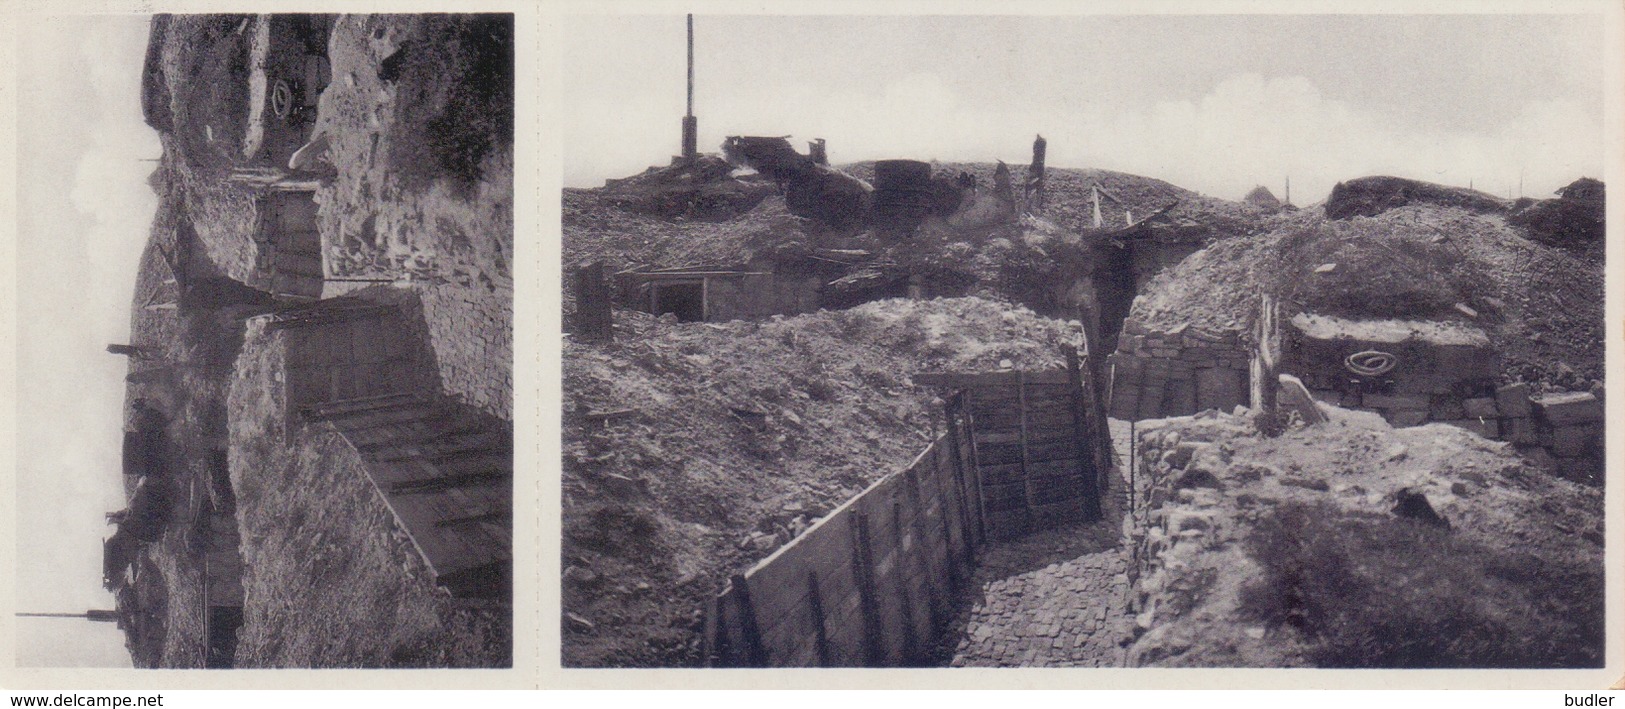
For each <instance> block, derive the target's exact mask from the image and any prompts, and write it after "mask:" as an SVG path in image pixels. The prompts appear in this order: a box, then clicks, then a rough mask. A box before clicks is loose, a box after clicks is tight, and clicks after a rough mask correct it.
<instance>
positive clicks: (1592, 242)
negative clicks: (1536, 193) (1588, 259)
mask: <svg viewBox="0 0 1625 709" xmlns="http://www.w3.org/2000/svg"><path fill="white" fill-rule="evenodd" d="M1558 194H1559V195H1560V196H1559V197H1558V198H1557V199H1543V200H1540V201H1538V202H1534V203H1532V204H1528V205H1525V206H1524V207H1522V208H1520V209H1518V210H1517V211H1514V212H1513V213H1512V214H1509V215H1507V223H1509V224H1513V225H1515V226H1519V227H1523V228H1524V229H1525V230H1526V232H1527V233H1528V234H1529V238H1531V239H1534V240H1535V241H1539V242H1541V243H1543V244H1551V245H1552V246H1562V247H1565V248H1570V249H1579V250H1590V249H1594V248H1595V247H1598V246H1600V245H1601V243H1602V240H1603V233H1604V231H1605V229H1604V218H1605V217H1606V216H1607V214H1606V213H1607V211H1608V202H1607V198H1606V197H1605V196H1604V188H1603V184H1602V182H1600V181H1597V180H1593V179H1591V178H1587V177H1582V178H1580V179H1578V180H1575V181H1574V182H1572V183H1570V184H1569V185H1568V186H1567V187H1564V188H1563V189H1561V190H1558ZM1597 250H1599V251H1600V249H1597ZM1597 256H1598V258H1599V259H1600V257H1601V254H1598V255H1597Z"/></svg>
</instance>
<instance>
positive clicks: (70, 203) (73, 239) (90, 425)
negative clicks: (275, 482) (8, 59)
mask: <svg viewBox="0 0 1625 709" xmlns="http://www.w3.org/2000/svg"><path fill="white" fill-rule="evenodd" d="M18 20H19V22H20V24H21V26H19V28H18V31H17V38H16V41H17V49H18V56H19V57H27V58H28V61H27V64H26V65H25V67H23V68H20V69H19V72H18V73H19V75H20V76H19V77H18V78H19V86H18V89H19V94H18V106H19V107H20V108H19V112H18V121H17V122H18V126H17V142H18V156H17V160H18V163H17V173H18V186H19V189H18V212H19V215H18V225H17V227H18V238H17V264H18V268H17V279H18V282H17V291H18V303H17V306H18V309H17V312H18V314H19V317H18V326H17V328H18V329H17V333H16V334H17V358H18V359H17V364H18V371H19V373H20V376H19V378H18V389H17V396H18V401H17V402H16V405H17V413H18V417H17V419H18V424H17V425H18V430H17V441H18V450H17V501H18V505H17V519H16V520H15V524H16V525H17V543H18V550H17V558H18V566H19V568H18V569H17V574H16V576H15V577H14V579H13V583H15V584H16V599H17V606H18V607H17V610H19V611H50V612H80V613H82V612H84V611H85V610H87V609H90V608H103V609H105V608H112V607H113V599H112V596H111V594H108V593H107V592H106V591H104V590H102V585H101V540H102V539H103V537H104V536H106V535H107V534H108V533H109V531H110V529H111V528H109V527H106V526H105V525H104V524H103V520H102V513H103V512H106V511H109V510H116V509H119V508H120V507H123V506H124V502H123V492H122V481H121V479H120V473H119V470H120V446H121V445H122V439H121V435H120V431H122V429H123V418H122V413H121V411H122V407H123V403H124V374H125V372H126V371H127V370H126V369H125V364H126V363H125V361H124V359H123V358H122V357H117V356H114V355H110V354H107V353H106V352H105V351H104V348H105V347H106V345H107V344H108V343H115V342H127V341H128V339H129V332H130V301H131V298H132V294H133V292H134V288H135V274H136V267H137V264H138V262H139V259H140V254H141V249H142V247H143V245H144V244H145V243H146V240H147V233H148V229H149V227H150V226H151V224H152V218H153V214H154V212H155V210H156V209H157V197H156V196H154V194H153V193H152V190H151V188H149V187H148V186H147V184H146V178H147V175H148V174H150V173H151V172H152V170H153V168H154V166H155V165H154V163H152V162H147V161H146V160H147V159H151V158H156V157H158V155H159V153H160V152H161V150H160V147H159V143H158V135H157V133H155V132H154V131H152V130H151V129H150V128H148V127H147V126H146V124H144V123H143V122H142V119H141V102H140V81H141V64H142V58H143V55H144V53H145V51H146V42H147V23H148V21H147V18H146V17H138V16H120V17H96V18H92V17H71V18H62V17H56V18H34V17H29V18H24V17H22V16H18ZM17 662H18V664H19V665H20V666H124V667H127V666H129V664H130V660H129V655H128V653H127V652H126V651H125V649H124V638H123V635H122V633H120V632H119V631H118V630H117V629H116V628H115V627H113V625H112V624H111V623H94V624H93V623H90V622H88V621H84V620H45V619H27V618H19V619H17Z"/></svg>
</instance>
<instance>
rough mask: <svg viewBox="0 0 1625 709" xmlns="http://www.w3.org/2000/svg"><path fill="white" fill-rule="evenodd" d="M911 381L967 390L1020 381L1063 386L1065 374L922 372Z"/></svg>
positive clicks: (1003, 385)
mask: <svg viewBox="0 0 1625 709" xmlns="http://www.w3.org/2000/svg"><path fill="white" fill-rule="evenodd" d="M912 379H913V380H914V383H915V384H916V385H919V386H936V387H950V388H955V389H969V388H973V387H1006V386H1010V385H1011V384H1015V383H1017V382H1022V381H1024V382H1026V383H1028V384H1065V383H1066V382H1067V374H1066V371H1065V370H1059V369H1056V370H1042V371H1037V372H1023V371H1020V370H1012V371H1008V372H978V373H955V372H944V373H937V372H922V373H919V374H915V375H914V376H913V377H912Z"/></svg>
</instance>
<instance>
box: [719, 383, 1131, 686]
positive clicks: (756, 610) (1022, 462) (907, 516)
mask: <svg viewBox="0 0 1625 709" xmlns="http://www.w3.org/2000/svg"><path fill="white" fill-rule="evenodd" d="M1084 371H1090V370H1089V369H1088V367H1087V362H1085V363H1084V366H1082V367H1080V365H1079V362H1078V359H1076V358H1075V359H1073V360H1072V361H1071V366H1070V367H1069V368H1068V369H1067V370H1061V371H1051V372H998V373H991V374H974V375H951V374H950V375H920V376H918V377H916V382H917V383H920V384H924V385H928V386H932V385H934V386H939V387H944V388H947V389H952V390H953V393H952V394H950V395H949V396H948V397H947V404H946V406H945V410H944V417H945V422H946V426H945V432H944V433H943V434H942V436H941V437H939V438H938V439H937V440H935V441H934V442H932V443H931V445H929V446H927V447H926V449H925V450H924V451H922V452H921V453H920V455H919V456H918V457H917V458H916V459H915V460H914V462H913V463H912V464H911V465H909V466H908V467H907V468H906V469H904V470H902V471H899V472H897V473H893V474H891V475H888V476H886V477H884V478H882V479H881V480H879V481H877V482H876V483H874V484H873V485H871V486H870V487H869V488H868V489H866V490H864V491H863V492H862V493H860V494H859V495H857V496H856V497H854V498H852V499H851V500H849V501H848V502H847V503H845V504H843V505H842V506H841V507H839V508H837V509H836V510H835V511H833V512H831V513H830V514H829V515H826V516H825V517H824V518H823V519H821V520H819V521H818V522H817V523H816V524H814V525H813V526H812V527H811V528H809V529H808V530H806V531H805V532H803V533H802V534H801V535H800V536H798V537H797V538H795V539H794V540H792V541H791V542H790V543H788V544H786V545H785V546H783V547H781V548H780V549H778V550H777V551H776V552H774V553H773V554H772V555H771V556H769V557H768V558H767V559H764V560H762V561H761V562H759V563H757V564H756V565H755V566H754V567H752V568H751V569H749V570H748V571H745V572H744V573H741V574H736V575H735V576H734V577H733V578H732V579H730V581H729V582H728V584H727V585H726V586H725V587H724V588H723V590H722V592H721V593H719V594H718V595H717V596H715V597H714V598H713V599H712V600H711V601H710V603H709V604H708V607H707V608H706V613H705V616H706V624H705V630H704V640H705V649H704V654H705V657H706V663H707V665H709V666H713V667H908V666H1117V665H1120V664H1122V662H1123V657H1124V654H1123V650H1122V647H1121V644H1120V640H1121V639H1122V638H1123V637H1124V636H1125V635H1126V630H1127V626H1126V625H1125V623H1126V622H1127V620H1128V616H1127V615H1126V600H1127V599H1126V596H1127V589H1128V584H1127V576H1126V571H1127V560H1126V559H1125V558H1124V556H1123V554H1124V551H1123V550H1124V549H1125V548H1126V547H1125V546H1124V545H1123V544H1122V543H1121V539H1120V537H1119V530H1120V529H1121V528H1122V525H1121V523H1120V520H1121V511H1120V510H1121V507H1122V505H1121V503H1120V501H1118V500H1117V499H1116V498H1117V497H1118V496H1120V494H1121V493H1120V492H1119V490H1120V489H1121V488H1122V487H1123V486H1122V484H1121V483H1119V482H1116V481H1115V478H1116V477H1117V475H1116V471H1117V470H1119V469H1120V466H1119V465H1118V464H1117V459H1116V457H1115V455H1114V454H1113V453H1112V450H1113V446H1112V443H1111V433H1110V432H1109V430H1108V428H1107V419H1106V418H1105V416H1104V406H1103V403H1102V402H1101V401H1100V400H1099V398H1098V397H1096V396H1094V392H1095V391H1096V388H1095V384H1094V382H1093V381H1092V379H1093V378H1092V377H1091V378H1084V377H1083V376H1082V374H1081V372H1084Z"/></svg>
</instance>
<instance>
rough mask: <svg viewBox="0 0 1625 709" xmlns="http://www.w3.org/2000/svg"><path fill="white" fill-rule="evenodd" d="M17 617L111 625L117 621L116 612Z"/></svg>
mask: <svg viewBox="0 0 1625 709" xmlns="http://www.w3.org/2000/svg"><path fill="white" fill-rule="evenodd" d="M17 617H19V618H80V619H84V620H95V621H101V622H104V623H111V622H116V621H118V612H117V611H99V610H90V611H85V612H84V613H18V614H17Z"/></svg>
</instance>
